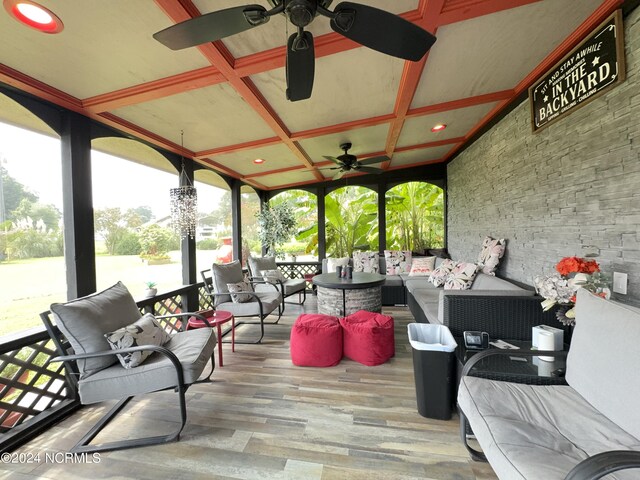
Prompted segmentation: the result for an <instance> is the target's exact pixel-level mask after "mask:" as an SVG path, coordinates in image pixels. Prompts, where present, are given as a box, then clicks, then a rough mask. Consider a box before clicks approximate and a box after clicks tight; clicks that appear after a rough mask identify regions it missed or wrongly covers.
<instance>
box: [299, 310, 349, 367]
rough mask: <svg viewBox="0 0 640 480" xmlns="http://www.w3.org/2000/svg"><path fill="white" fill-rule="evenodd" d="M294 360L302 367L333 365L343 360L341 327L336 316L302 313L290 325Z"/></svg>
mask: <svg viewBox="0 0 640 480" xmlns="http://www.w3.org/2000/svg"><path fill="white" fill-rule="evenodd" d="M289 346H290V349H291V361H292V362H293V364H294V365H297V366H299V367H333V366H334V365H337V364H338V363H340V360H342V327H341V326H340V321H339V320H338V319H337V318H336V317H331V316H329V315H320V314H308V313H305V314H302V315H300V316H299V317H298V319H297V320H296V323H294V325H293V327H292V328H291V342H290V345H289Z"/></svg>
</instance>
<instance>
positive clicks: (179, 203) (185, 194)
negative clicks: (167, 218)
mask: <svg viewBox="0 0 640 480" xmlns="http://www.w3.org/2000/svg"><path fill="white" fill-rule="evenodd" d="M180 185H182V186H180V187H177V188H172V189H171V190H170V194H169V195H170V199H171V225H172V226H173V229H174V230H175V231H176V232H177V233H179V234H180V236H181V237H182V238H186V237H187V236H189V237H190V238H193V237H194V236H195V234H196V224H197V221H198V192H197V191H196V187H194V186H193V183H191V180H190V179H189V177H188V176H187V173H186V172H185V171H184V159H182V171H181V172H180Z"/></svg>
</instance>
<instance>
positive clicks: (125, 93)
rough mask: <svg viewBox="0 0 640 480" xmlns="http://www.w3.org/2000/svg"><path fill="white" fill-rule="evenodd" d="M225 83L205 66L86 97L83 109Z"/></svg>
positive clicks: (113, 106)
mask: <svg viewBox="0 0 640 480" xmlns="http://www.w3.org/2000/svg"><path fill="white" fill-rule="evenodd" d="M226 81H227V79H226V78H225V77H224V75H222V74H221V73H220V72H219V71H218V69H217V68H216V67H204V68H199V69H197V70H191V71H189V72H185V73H180V74H178V75H173V76H170V77H166V78H161V79H159V80H154V81H152V82H147V83H142V84H140V85H135V86H133V87H128V88H123V89H121V90H115V91H113V92H109V93H105V94H102V95H96V96H95V97H90V98H86V99H84V100H83V101H82V106H83V107H84V108H85V109H86V110H87V111H89V112H95V113H101V112H106V111H112V110H115V109H117V108H120V107H126V106H127V105H134V104H136V103H143V102H150V101H151V100H156V99H158V98H163V97H168V96H170V95H176V94H179V93H183V92H187V91H189V90H194V89H198V88H204V87H209V86H211V85H216V84H218V83H222V82H226Z"/></svg>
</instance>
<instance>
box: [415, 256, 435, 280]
mask: <svg viewBox="0 0 640 480" xmlns="http://www.w3.org/2000/svg"><path fill="white" fill-rule="evenodd" d="M434 268H436V257H418V258H414V259H413V260H412V262H411V271H410V272H409V276H410V277H427V276H429V274H431V272H432V271H433V269H434Z"/></svg>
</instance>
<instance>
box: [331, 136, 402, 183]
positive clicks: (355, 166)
mask: <svg viewBox="0 0 640 480" xmlns="http://www.w3.org/2000/svg"><path fill="white" fill-rule="evenodd" d="M350 148H351V144H350V143H343V144H342V145H340V149H342V150H343V151H344V153H343V154H342V155H340V156H339V157H330V156H327V155H324V158H326V159H327V160H331V161H332V162H333V163H335V164H336V165H338V166H337V167H329V168H327V170H338V173H336V174H335V175H334V176H333V177H332V180H338V179H339V178H342V176H343V175H344V174H345V173H347V172H361V173H374V174H378V173H382V172H384V170H382V169H380V168H375V167H367V166H366V165H373V164H374V163H382V162H387V161H389V160H390V159H389V157H387V156H386V155H381V156H379V157H371V158H365V159H364V160H358V158H357V157H356V156H355V155H351V154H350V153H347V151H348V150H349V149H350ZM321 170H322V169H321Z"/></svg>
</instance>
